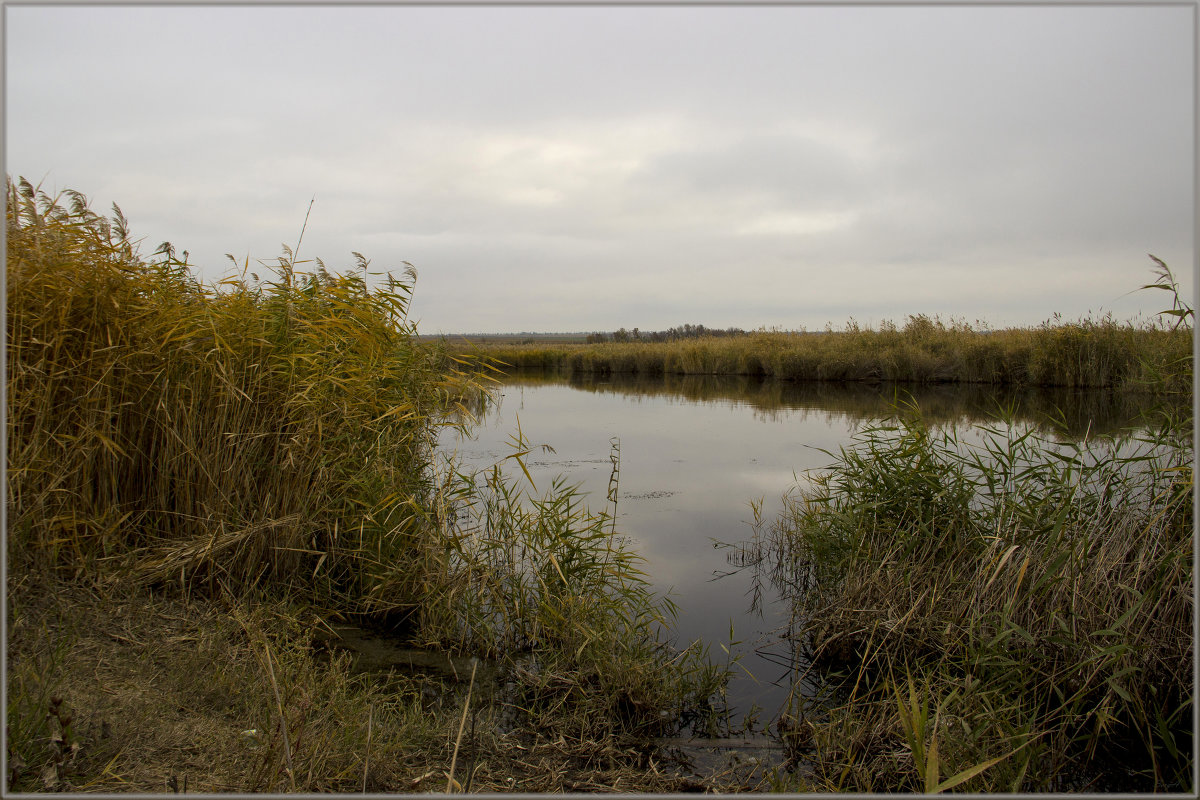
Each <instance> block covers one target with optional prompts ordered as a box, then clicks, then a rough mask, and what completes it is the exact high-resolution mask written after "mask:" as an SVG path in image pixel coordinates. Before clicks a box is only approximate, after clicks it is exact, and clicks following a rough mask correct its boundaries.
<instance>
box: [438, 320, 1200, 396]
mask: <svg viewBox="0 0 1200 800" xmlns="http://www.w3.org/2000/svg"><path fill="white" fill-rule="evenodd" d="M1191 347H1192V342H1191V337H1190V335H1189V334H1188V333H1187V332H1183V331H1180V330H1178V329H1172V328H1171V327H1169V326H1165V325H1161V324H1155V323H1151V324H1147V325H1142V326H1136V325H1134V324H1132V323H1122V322H1118V321H1116V320H1114V319H1113V318H1112V317H1111V316H1104V317H1101V318H1099V319H1092V318H1087V319H1082V320H1080V321H1077V322H1067V323H1063V322H1060V321H1053V322H1047V323H1044V324H1043V325H1041V326H1039V327H1036V328H1012V329H1004V330H996V331H981V330H975V329H973V328H972V327H971V326H970V325H969V324H968V323H965V322H951V323H950V324H946V323H944V322H942V321H941V320H940V319H936V318H933V319H931V318H929V317H927V316H925V315H916V316H910V317H909V318H908V320H907V321H906V322H905V324H904V325H903V326H902V327H897V326H896V325H894V324H891V323H887V322H885V323H883V324H882V325H881V326H880V328H879V330H872V329H870V328H862V327H860V326H858V325H857V324H856V323H853V322H851V323H850V324H849V325H847V326H846V327H845V329H843V330H840V331H833V330H829V331H826V332H820V333H780V332H759V333H754V334H748V335H745V336H734V337H702V338H699V339H687V340H680V341H674V342H625V343H611V342H610V343H604V344H590V345H588V344H585V345H557V346H548V345H539V344H532V345H499V344H497V345H488V346H485V347H479V348H477V349H476V350H470V352H477V353H482V354H485V355H487V356H488V357H490V358H493V359H496V360H497V361H499V362H501V363H502V364H503V365H507V366H508V367H510V368H516V369H553V370H558V371H562V372H566V373H568V374H600V375H603V374H609V373H632V374H638V375H664V374H666V375H756V376H764V377H772V378H779V379H784V380H795V381H867V382H879V381H888V382H904V383H916V384H932V383H980V384H990V385H1013V386H1067V387H1076V388H1084V387H1105V388H1118V389H1123V390H1140V391H1155V390H1167V391H1181V390H1184V389H1186V388H1188V387H1184V386H1182V385H1180V384H1179V383H1178V382H1175V383H1171V384H1170V385H1166V386H1164V384H1163V382H1162V381H1161V380H1160V379H1159V378H1160V376H1161V375H1162V374H1163V369H1164V368H1165V367H1166V366H1167V365H1169V364H1171V363H1173V362H1175V361H1176V360H1178V359H1179V358H1181V357H1184V356H1186V355H1188V354H1190V353H1191ZM459 349H462V348H459ZM463 352H468V350H466V349H463Z"/></svg>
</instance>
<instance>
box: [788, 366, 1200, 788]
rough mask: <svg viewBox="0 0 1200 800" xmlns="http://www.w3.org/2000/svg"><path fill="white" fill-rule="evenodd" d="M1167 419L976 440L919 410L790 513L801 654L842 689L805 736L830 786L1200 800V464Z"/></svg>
mask: <svg viewBox="0 0 1200 800" xmlns="http://www.w3.org/2000/svg"><path fill="white" fill-rule="evenodd" d="M1176 366H1177V367H1178V368H1179V369H1180V370H1181V371H1184V372H1186V375H1185V376H1177V377H1179V378H1180V379H1181V380H1185V381H1187V382H1190V372H1191V362H1190V360H1186V361H1181V362H1179V363H1177V365H1176ZM1168 422H1169V424H1159V425H1156V426H1151V427H1149V428H1145V429H1143V430H1142V431H1140V432H1130V433H1125V434H1119V435H1116V436H1113V437H1106V438H1104V439H1102V440H1098V441H1085V442H1082V443H1077V444H1064V443H1063V442H1061V441H1057V440H1054V439H1052V438H1049V437H1046V436H1043V435H1041V434H1039V433H1038V432H1037V431H1036V430H1035V429H1033V428H1030V427H1028V426H1024V427H1023V426H1019V425H1016V424H1014V423H1013V422H1012V421H1011V420H1004V419H1001V420H1000V421H999V423H998V424H996V425H995V426H993V427H991V428H989V429H986V430H984V431H983V432H982V434H981V435H980V439H979V440H978V441H959V440H958V439H957V438H956V436H955V434H954V433H953V431H952V430H940V431H939V430H933V429H931V428H929V427H928V426H927V425H926V424H925V423H924V422H923V420H922V419H921V417H920V415H919V413H918V411H917V409H915V408H911V409H909V410H908V411H907V412H905V413H901V414H900V415H898V416H897V417H896V418H895V419H893V420H892V421H889V422H886V423H882V424H878V425H874V426H871V427H868V428H865V429H864V430H862V431H860V432H859V433H858V434H857V436H856V440H855V442H854V444H853V445H852V446H850V447H847V448H843V449H842V450H841V451H840V452H839V453H838V454H836V456H835V463H834V464H833V465H832V467H831V468H830V469H829V471H828V472H826V473H824V474H822V475H818V476H815V478H814V480H813V482H812V483H811V484H810V485H809V486H808V487H807V488H805V489H804V490H803V491H798V492H797V493H796V494H793V495H792V496H790V497H789V498H788V500H787V503H786V507H785V510H784V512H783V514H782V515H781V517H780V518H779V520H778V521H777V523H776V525H775V529H774V536H775V547H777V548H778V550H777V551H778V552H780V553H782V555H781V563H783V564H784V565H786V568H787V569H788V570H789V571H790V574H791V575H792V576H793V579H794V578H795V576H797V575H798V576H800V582H801V587H800V588H799V590H798V591H796V592H795V595H794V601H795V603H796V604H797V616H798V618H799V619H800V620H801V621H800V622H799V623H798V624H797V628H796V630H794V631H793V632H792V635H793V637H795V638H796V639H797V640H798V641H800V642H802V643H803V645H804V646H805V648H806V651H807V655H808V658H809V660H810V662H811V663H812V664H813V665H814V666H815V668H817V669H819V670H821V671H822V674H823V675H824V676H825V677H826V678H827V679H828V684H827V685H828V687H829V689H830V691H831V692H832V696H831V697H830V698H828V699H827V701H826V702H825V704H824V705H822V704H820V703H816V702H814V701H812V700H811V699H802V698H797V704H798V706H801V707H802V708H799V709H798V713H797V716H798V717H799V718H800V719H802V720H803V721H804V723H805V726H806V727H805V726H793V728H794V729H795V730H803V732H804V736H803V745H804V748H803V750H804V753H803V754H802V753H800V750H801V749H802V748H800V747H799V746H797V748H796V750H797V755H798V756H800V755H803V756H804V757H805V758H807V759H809V760H810V761H811V763H812V764H813V766H814V769H815V770H816V774H817V775H818V776H819V778H820V780H822V781H823V782H824V783H825V785H827V786H828V787H830V788H853V789H855V790H862V791H871V790H875V791H879V790H885V791H892V790H896V789H905V790H915V791H933V790H940V789H946V788H959V789H963V790H970V791H988V792H992V791H1045V790H1066V789H1083V788H1088V787H1091V788H1096V786H1097V784H1094V783H1092V782H1093V781H1101V783H1099V784H1098V786H1099V788H1101V789H1105V788H1124V789H1129V788H1136V789H1146V788H1157V789H1163V788H1172V789H1175V790H1180V789H1182V790H1183V791H1189V790H1190V784H1191V769H1192V764H1191V757H1192V756H1191V753H1192V743H1191V729H1192V719H1193V715H1194V696H1193V692H1192V671H1193V663H1194V649H1193V646H1194V643H1193V641H1192V636H1191V631H1192V627H1191V620H1192V613H1193V609H1192V582H1191V575H1192V569H1193V560H1192V553H1193V543H1192V533H1193V526H1192V522H1193V517H1192V515H1193V507H1192V486H1193V474H1192V464H1193V449H1192V442H1191V423H1190V419H1187V420H1179V419H1175V420H1169V421H1168ZM797 744H799V741H798V740H797ZM1114 763H1119V764H1122V765H1123V766H1124V767H1125V768H1126V770H1125V771H1124V772H1122V771H1121V770H1114V769H1111V765H1112V764H1114ZM1105 781H1106V782H1107V784H1106V783H1103V782H1105Z"/></svg>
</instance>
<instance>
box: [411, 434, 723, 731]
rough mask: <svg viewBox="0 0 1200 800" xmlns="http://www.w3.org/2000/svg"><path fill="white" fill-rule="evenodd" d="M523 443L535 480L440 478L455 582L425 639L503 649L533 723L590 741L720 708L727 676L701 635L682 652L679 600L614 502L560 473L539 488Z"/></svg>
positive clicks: (428, 623)
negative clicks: (676, 625) (632, 544)
mask: <svg viewBox="0 0 1200 800" xmlns="http://www.w3.org/2000/svg"><path fill="white" fill-rule="evenodd" d="M513 446H514V451H513V453H512V454H511V455H510V456H508V458H507V459H506V460H511V461H512V462H514V464H515V465H516V466H518V467H519V469H520V474H522V475H523V476H524V478H525V481H524V482H523V483H522V482H521V481H520V480H519V479H512V478H510V477H507V476H506V475H505V474H504V472H503V471H502V470H501V469H500V467H499V465H496V466H494V467H493V468H492V469H490V470H488V471H486V472H485V473H483V474H482V475H461V474H460V475H457V478H456V479H454V480H447V481H443V482H441V484H440V485H441V486H442V487H443V489H444V490H445V491H444V492H443V493H442V495H440V504H439V509H444V510H442V511H439V512H438V513H437V515H436V517H437V521H438V522H439V524H441V525H442V526H443V528H444V530H445V534H444V535H443V537H442V538H443V540H444V541H445V542H446V543H447V548H446V550H445V554H444V560H443V562H442V565H441V569H442V573H441V574H443V575H444V581H445V586H446V587H447V589H446V590H445V591H441V592H437V593H435V594H434V595H432V596H431V597H430V601H429V602H428V603H426V604H425V605H424V606H423V607H422V609H421V616H420V621H419V625H418V628H419V630H420V631H421V635H422V636H424V637H425V641H426V642H427V643H428V644H430V645H433V646H437V647H441V648H451V649H456V650H460V651H464V652H477V653H483V654H485V655H487V656H489V657H503V658H504V659H506V661H507V663H508V665H509V669H510V672H511V674H512V675H513V676H514V678H515V679H516V681H517V683H518V685H519V692H520V698H519V699H518V700H517V701H516V703H517V705H518V706H519V707H521V708H522V709H523V710H524V711H526V712H530V713H531V718H532V719H533V720H534V724H535V726H538V727H543V728H550V729H554V730H561V729H563V728H564V727H566V728H574V729H575V730H576V732H577V733H580V732H582V731H587V732H588V734H587V737H584V736H583V735H582V734H580V736H581V739H582V738H590V739H591V740H592V741H605V740H607V739H610V738H612V737H617V738H618V739H621V740H636V739H645V737H647V736H655V735H661V734H663V733H666V732H668V731H671V730H674V729H676V728H678V726H679V725H680V724H681V721H683V720H693V721H698V720H700V719H701V718H702V717H704V715H705V714H713V713H715V710H714V709H713V708H712V707H711V705H710V698H711V697H712V696H713V695H715V694H716V693H718V692H719V691H720V689H721V688H722V687H723V686H724V684H725V681H726V679H727V675H726V674H725V672H724V671H723V670H721V669H719V668H717V667H715V666H714V665H713V664H712V663H711V662H710V661H709V659H708V657H707V651H706V650H705V649H703V648H702V647H700V646H699V644H698V643H697V644H693V645H692V646H689V647H687V648H685V649H684V650H683V651H681V652H677V651H676V650H675V648H673V647H672V646H671V645H670V643H669V642H668V641H667V640H666V636H667V635H669V631H670V628H671V626H672V624H673V622H674V614H675V607H674V604H673V603H672V602H671V601H670V599H669V598H666V597H660V596H658V595H656V594H654V593H653V592H652V591H651V587H650V584H649V582H648V580H647V579H646V577H645V574H644V573H643V572H642V571H641V569H640V568H639V565H640V563H641V562H642V558H641V556H639V555H637V554H636V553H635V552H633V551H632V550H631V549H629V547H628V545H627V544H626V543H625V542H624V541H623V540H622V539H621V537H620V536H619V534H618V532H617V530H616V526H615V508H614V509H613V511H612V512H611V513H610V512H609V511H600V512H593V511H592V510H591V509H590V508H589V507H588V505H587V504H586V502H585V498H584V497H583V496H582V495H581V494H580V492H579V489H578V487H576V486H571V485H568V484H566V483H565V482H563V480H562V479H561V478H557V479H555V480H554V481H553V483H552V484H551V485H550V486H549V487H548V488H547V489H546V490H545V491H544V492H540V493H539V491H538V488H537V486H536V484H534V482H533V479H532V477H531V476H530V474H529V472H528V470H527V469H526V467H525V463H524V458H525V456H526V455H528V453H529V452H530V451H531V450H530V445H529V442H528V441H527V440H525V439H524V437H523V435H522V434H521V432H520V429H519V428H518V432H517V434H516V435H515V436H514V440H513ZM613 447H614V450H613V454H612V461H613V474H612V481H611V483H610V492H609V501H610V502H611V503H613V504H615V500H616V491H617V482H618V474H619V472H618V470H619V443H616V442H614V445H613Z"/></svg>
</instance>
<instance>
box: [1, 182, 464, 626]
mask: <svg viewBox="0 0 1200 800" xmlns="http://www.w3.org/2000/svg"><path fill="white" fill-rule="evenodd" d="M67 197H68V198H69V200H70V203H69V207H64V205H63V204H62V198H50V197H47V196H46V195H44V194H42V193H40V192H38V191H36V190H35V189H34V187H32V186H30V185H29V184H28V183H27V182H25V181H24V180H22V181H20V182H19V183H17V184H14V183H12V182H11V181H10V182H9V185H8V216H7V223H8V228H7V230H8V297H7V302H8V317H7V321H8V330H7V333H8V364H9V385H8V409H9V415H8V419H7V424H8V442H9V450H8V459H9V461H8V463H9V539H8V541H9V553H10V557H11V558H12V559H13V560H14V561H13V563H16V564H21V565H36V566H42V567H51V568H55V569H58V570H60V571H62V572H63V573H64V574H68V575H74V576H81V575H89V576H92V577H99V576H101V575H103V576H105V577H106V578H115V577H118V576H119V577H120V578H123V579H131V578H145V579H154V580H168V579H169V580H177V581H179V582H180V583H181V585H184V586H197V585H201V584H203V585H209V586H213V585H216V584H218V583H219V584H223V585H226V586H227V587H229V588H231V589H237V588H239V587H247V586H251V585H254V584H257V583H262V582H266V583H274V584H277V585H280V586H289V587H292V588H296V589H298V590H302V591H306V592H307V593H308V594H309V595H310V596H317V595H321V596H323V597H324V599H325V600H326V601H327V602H330V603H333V604H345V605H346V606H347V607H352V608H354V609H355V610H376V611H378V610H385V609H387V608H403V607H405V606H411V605H412V604H413V603H415V602H416V594H415V593H416V592H417V591H418V590H419V587H418V586H414V585H413V581H412V578H411V576H412V574H413V570H412V569H411V565H412V564H413V563H414V560H415V559H417V558H418V557H419V550H420V546H419V542H418V540H417V537H418V532H417V531H416V529H415V527H414V524H413V519H414V514H413V511H412V506H413V505H414V504H419V503H420V502H421V501H422V499H423V497H424V496H425V494H426V493H427V492H428V491H429V475H428V471H427V470H426V468H425V467H426V465H427V464H428V462H429V459H430V452H431V447H432V436H433V432H434V430H435V428H436V426H437V425H438V424H442V423H443V422H445V421H446V420H447V415H448V412H449V410H450V409H451V408H452V407H453V405H454V403H455V400H456V397H457V396H458V395H460V394H461V393H462V392H464V391H468V390H470V389H471V388H472V386H473V379H469V378H466V377H464V376H463V375H461V374H456V373H455V372H453V371H451V370H449V369H447V365H448V364H450V363H451V362H449V361H447V360H446V359H444V358H443V356H442V355H441V354H440V353H438V352H436V351H433V350H429V349H427V348H418V347H415V346H414V345H413V344H412V340H411V335H412V333H413V329H412V326H411V324H410V323H409V322H408V321H407V317H406V312H407V306H408V298H409V295H410V293H411V291H412V287H413V279H414V278H415V273H413V272H412V271H411V270H410V271H408V272H407V273H406V274H405V276H404V278H403V279H394V278H393V277H392V276H391V275H387V276H385V277H384V282H383V284H382V286H380V287H379V288H371V287H370V286H369V284H368V282H367V280H366V277H367V276H366V275H365V268H366V266H367V264H366V261H365V259H362V258H361V257H359V259H360V264H359V266H360V267H362V268H363V270H364V271H359V272H357V273H354V274H347V275H333V274H330V273H329V272H327V271H326V270H325V268H324V266H323V265H320V266H319V267H318V268H317V269H316V270H315V271H314V272H312V273H311V274H305V273H301V272H300V271H298V266H299V265H300V264H302V263H304V262H299V261H297V260H296V257H295V255H294V253H293V251H292V250H291V249H290V248H286V247H285V254H284V255H283V256H282V257H281V258H280V259H279V260H278V264H277V265H275V266H274V267H273V271H274V279H273V280H265V281H260V280H257V277H256V276H251V277H250V278H249V279H247V276H246V275H245V274H243V275H242V276H239V277H234V278H230V279H228V280H225V281H222V282H221V284H220V285H218V286H214V287H207V286H203V285H201V284H199V283H198V282H197V281H196V280H195V279H194V278H193V277H192V276H191V273H190V269H189V267H188V265H187V264H186V263H185V262H182V261H179V260H178V259H177V258H175V257H174V255H173V251H172V248H170V246H169V245H165V244H164V246H163V247H160V248H159V253H158V254H157V255H158V256H159V258H158V260H153V261H147V260H145V259H143V258H141V257H140V256H139V255H138V254H137V253H136V252H135V249H134V247H133V245H132V243H131V241H130V239H129V233H128V230H127V227H126V224H125V222H124V219H123V217H122V216H121V214H120V210H119V209H115V212H116V213H115V218H114V220H112V221H110V220H106V219H105V218H103V217H101V216H99V215H97V214H95V213H93V212H92V211H90V210H89V209H88V208H87V204H86V201H85V200H84V199H83V198H82V196H80V195H77V194H74V193H70V194H68V195H67ZM114 208H115V207H114Z"/></svg>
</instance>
